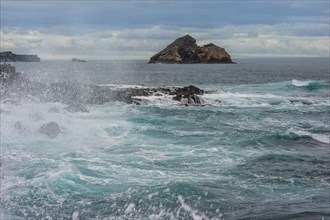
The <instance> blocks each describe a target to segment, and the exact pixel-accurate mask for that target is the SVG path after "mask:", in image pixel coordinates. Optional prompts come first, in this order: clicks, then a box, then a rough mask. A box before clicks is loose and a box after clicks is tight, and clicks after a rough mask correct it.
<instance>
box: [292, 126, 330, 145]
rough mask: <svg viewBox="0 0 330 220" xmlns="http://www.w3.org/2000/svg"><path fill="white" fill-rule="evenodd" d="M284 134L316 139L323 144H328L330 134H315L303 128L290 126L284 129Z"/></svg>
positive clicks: (329, 142)
mask: <svg viewBox="0 0 330 220" xmlns="http://www.w3.org/2000/svg"><path fill="white" fill-rule="evenodd" d="M286 134H295V135H298V136H299V137H310V138H312V139H313V140H315V141H318V142H320V143H324V144H330V135H324V134H315V133H311V132H308V131H304V130H299V129H295V128H290V129H288V130H287V131H286Z"/></svg>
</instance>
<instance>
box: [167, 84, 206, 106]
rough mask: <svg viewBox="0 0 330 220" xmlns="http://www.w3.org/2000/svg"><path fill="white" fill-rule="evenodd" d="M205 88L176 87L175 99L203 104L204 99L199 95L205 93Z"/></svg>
mask: <svg viewBox="0 0 330 220" xmlns="http://www.w3.org/2000/svg"><path fill="white" fill-rule="evenodd" d="M203 94H204V90H202V89H200V88H198V87H196V86H192V85H190V86H188V87H183V88H177V89H175V96H174V97H173V100H176V101H179V102H182V103H185V104H203V100H202V99H201V98H200V97H199V95H203Z"/></svg>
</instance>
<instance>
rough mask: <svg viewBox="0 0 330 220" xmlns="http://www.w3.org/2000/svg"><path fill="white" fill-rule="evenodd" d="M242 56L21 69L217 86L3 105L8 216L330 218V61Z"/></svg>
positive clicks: (107, 82)
mask: <svg viewBox="0 0 330 220" xmlns="http://www.w3.org/2000/svg"><path fill="white" fill-rule="evenodd" d="M235 61H237V62H238V63H237V64H235V65H232V64H220V65H218V64H212V65H207V64H186V65H180V64H173V65H168V64H146V63H147V61H145V60H138V61H87V62H85V63H78V62H71V61H42V62H40V63H12V64H13V65H15V67H16V69H17V71H18V72H21V73H22V74H23V75H24V76H25V77H27V78H29V79H30V80H32V81H39V82H45V83H50V82H73V83H78V84H96V85H103V86H112V87H118V88H125V87H126V88H128V87H136V86H139V87H141V86H145V87H161V86H162V87H163V86H188V85H195V86H198V87H200V88H202V89H204V90H207V91H210V92H209V93H207V94H205V95H203V96H202V98H203V100H204V103H205V105H203V106H184V105H179V104H177V103H176V102H175V101H172V100H171V97H163V96H159V94H158V95H157V96H150V97H147V98H146V102H145V104H143V105H135V104H127V103H123V102H118V101H113V102H108V103H104V104H102V105H86V106H85V107H86V108H87V109H88V112H70V111H68V110H67V108H66V107H67V105H66V104H64V103H59V102H55V103H44V102H41V101H38V99H34V98H33V97H31V98H28V99H6V98H5V97H2V98H1V121H0V122H1V139H0V141H1V161H0V162H1V165H0V166H1V167H0V168H1V176H0V178H1V203H0V212H1V214H0V219H14V220H15V219H54V220H55V219H74V220H77V219H80V220H84V219H209V220H211V219H213V220H216V219H223V220H225V219H320V220H323V219H330V205H329V204H330V148H329V144H330V100H329V97H330V73H329V60H328V59H318V58H310V59H307V58H299V59H294V58H291V59H241V60H235ZM49 122H56V123H57V124H58V125H59V126H60V130H61V133H60V134H59V135H58V136H56V137H55V138H50V137H48V136H46V135H45V134H43V133H42V132H40V127H41V126H42V125H44V124H45V123H49Z"/></svg>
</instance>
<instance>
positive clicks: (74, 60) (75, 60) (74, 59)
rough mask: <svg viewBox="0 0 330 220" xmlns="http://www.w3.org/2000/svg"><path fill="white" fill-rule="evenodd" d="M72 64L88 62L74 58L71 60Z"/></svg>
mask: <svg viewBox="0 0 330 220" xmlns="http://www.w3.org/2000/svg"><path fill="white" fill-rule="evenodd" d="M71 61H72V62H82V63H83V62H86V60H82V59H79V58H72V59H71Z"/></svg>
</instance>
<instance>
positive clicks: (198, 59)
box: [149, 35, 233, 63]
mask: <svg viewBox="0 0 330 220" xmlns="http://www.w3.org/2000/svg"><path fill="white" fill-rule="evenodd" d="M149 63H233V62H232V60H231V57H230V55H229V54H228V53H227V52H226V51H225V49H224V48H221V47H218V46H216V45H215V44H212V43H210V44H207V45H204V46H202V47H200V46H198V45H197V44H196V40H195V39H194V38H193V37H191V36H189V35H185V36H183V37H180V38H178V39H176V40H175V41H174V42H173V43H171V44H170V45H168V46H167V47H166V48H165V49H164V50H162V51H160V52H159V53H157V54H155V55H154V56H152V57H151V58H150V61H149Z"/></svg>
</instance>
